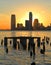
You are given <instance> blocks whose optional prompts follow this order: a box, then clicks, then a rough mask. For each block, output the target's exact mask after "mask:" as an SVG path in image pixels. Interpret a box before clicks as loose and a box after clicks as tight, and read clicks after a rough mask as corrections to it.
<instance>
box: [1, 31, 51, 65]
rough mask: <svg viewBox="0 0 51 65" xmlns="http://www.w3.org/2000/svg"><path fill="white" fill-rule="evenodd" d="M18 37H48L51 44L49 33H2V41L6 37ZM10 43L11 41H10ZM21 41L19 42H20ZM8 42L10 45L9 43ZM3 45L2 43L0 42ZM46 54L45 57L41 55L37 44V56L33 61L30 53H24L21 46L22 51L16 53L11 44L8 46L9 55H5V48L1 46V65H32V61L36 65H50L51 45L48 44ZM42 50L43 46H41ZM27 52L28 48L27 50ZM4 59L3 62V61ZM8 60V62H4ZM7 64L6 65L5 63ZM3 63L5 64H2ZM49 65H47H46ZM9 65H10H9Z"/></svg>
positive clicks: (50, 33)
mask: <svg viewBox="0 0 51 65" xmlns="http://www.w3.org/2000/svg"><path fill="white" fill-rule="evenodd" d="M11 36H14V37H16V36H17V37H18V36H32V37H34V36H35V37H41V39H42V38H44V36H47V37H49V38H50V42H51V32H48V31H38V32H37V31H14V32H13V31H0V40H1V39H4V37H11ZM8 41H9V42H10V40H8ZM18 41H19V40H18ZM9 42H8V43H9ZM28 42H29V41H28V40H27V47H28ZM34 42H35V43H36V40H34ZM50 42H49V43H50ZM0 43H1V41H0ZM45 46H46V52H45V55H42V54H40V48H37V44H36V55H35V60H33V59H32V58H30V55H29V52H28V51H24V50H22V46H21V45H20V49H21V50H20V51H18V48H17V50H16V51H14V50H13V49H12V45H11V46H10V44H8V47H9V53H8V55H7V54H5V52H4V47H1V44H0V50H1V51H0V63H1V65H4V64H5V65H6V64H7V63H10V64H11V63H12V64H11V65H20V64H21V65H30V63H31V62H32V61H35V62H36V64H39V65H48V63H50V64H51V47H50V44H48V45H47V44H46V45H45ZM41 48H42V46H41ZM26 50H27V48H26ZM4 57H5V58H4ZM1 59H2V60H1ZM4 60H6V61H7V62H6V61H4ZM5 62H6V63H5ZM2 63H3V64H2ZM46 63H47V64H46ZM8 65H9V64H8Z"/></svg>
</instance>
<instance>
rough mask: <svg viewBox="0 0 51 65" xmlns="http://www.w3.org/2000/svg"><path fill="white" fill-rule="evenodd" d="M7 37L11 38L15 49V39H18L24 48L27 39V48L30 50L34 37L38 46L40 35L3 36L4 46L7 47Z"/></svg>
mask: <svg viewBox="0 0 51 65" xmlns="http://www.w3.org/2000/svg"><path fill="white" fill-rule="evenodd" d="M8 39H12V40H13V48H14V49H16V47H17V44H18V43H17V39H19V40H20V44H21V45H22V47H23V49H24V50H26V47H27V44H26V43H27V39H28V40H29V43H28V50H30V47H31V48H32V47H33V44H34V39H37V47H40V37H5V38H4V46H5V47H7V45H8Z"/></svg>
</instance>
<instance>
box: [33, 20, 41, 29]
mask: <svg viewBox="0 0 51 65" xmlns="http://www.w3.org/2000/svg"><path fill="white" fill-rule="evenodd" d="M33 26H34V29H35V30H36V29H38V28H39V26H40V24H39V21H38V19H35V20H34V25H33Z"/></svg>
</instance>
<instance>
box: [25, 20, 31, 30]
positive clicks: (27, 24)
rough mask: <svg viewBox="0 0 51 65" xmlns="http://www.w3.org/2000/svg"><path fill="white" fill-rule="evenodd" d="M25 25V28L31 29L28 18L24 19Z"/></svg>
mask: <svg viewBox="0 0 51 65" xmlns="http://www.w3.org/2000/svg"><path fill="white" fill-rule="evenodd" d="M25 27H26V30H31V29H30V22H29V20H25Z"/></svg>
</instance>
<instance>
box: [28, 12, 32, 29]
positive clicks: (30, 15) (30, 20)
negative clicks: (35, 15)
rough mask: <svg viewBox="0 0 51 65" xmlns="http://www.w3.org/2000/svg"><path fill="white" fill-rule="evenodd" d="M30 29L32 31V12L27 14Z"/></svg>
mask: <svg viewBox="0 0 51 65" xmlns="http://www.w3.org/2000/svg"><path fill="white" fill-rule="evenodd" d="M29 23H30V29H32V12H29Z"/></svg>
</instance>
